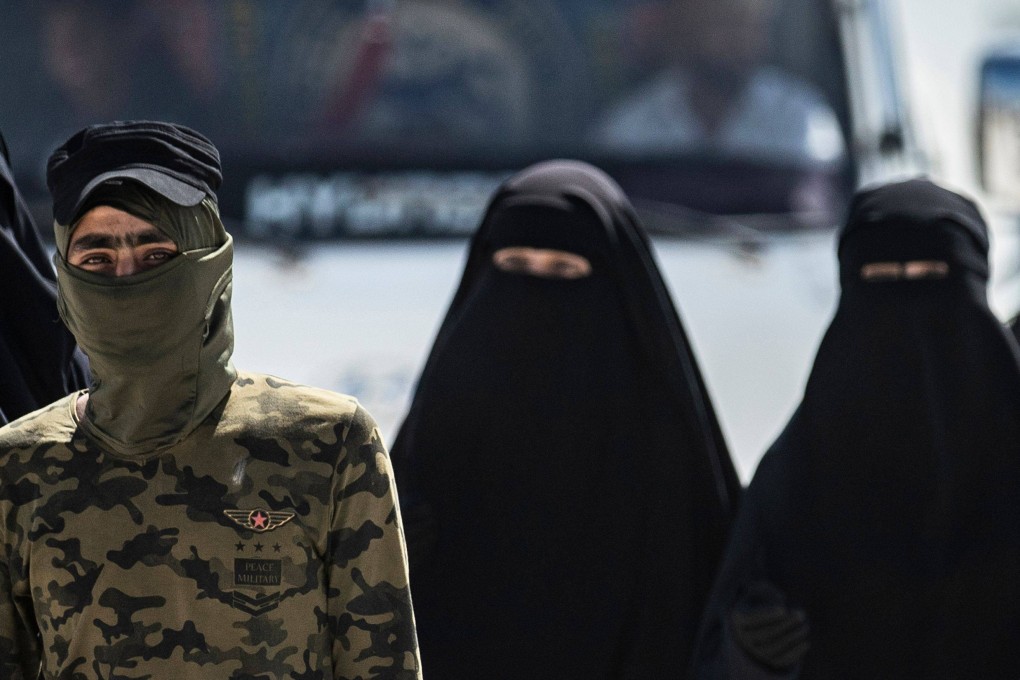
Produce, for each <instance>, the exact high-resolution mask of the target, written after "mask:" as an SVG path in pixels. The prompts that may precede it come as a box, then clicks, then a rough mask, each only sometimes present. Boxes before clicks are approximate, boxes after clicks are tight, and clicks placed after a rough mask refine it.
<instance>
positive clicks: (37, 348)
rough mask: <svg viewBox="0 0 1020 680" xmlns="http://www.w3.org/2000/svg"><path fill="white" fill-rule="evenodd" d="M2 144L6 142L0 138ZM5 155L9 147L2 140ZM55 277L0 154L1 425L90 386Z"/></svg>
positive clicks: (5, 162)
mask: <svg viewBox="0 0 1020 680" xmlns="http://www.w3.org/2000/svg"><path fill="white" fill-rule="evenodd" d="M0 140H2V138H0ZM0 147H2V150H3V151H6V145H4V144H2V142H0ZM55 281H56V278H55V275H54V273H53V267H52V266H51V264H50V262H49V258H48V257H47V255H46V251H45V249H44V248H43V245H42V243H41V241H40V239H39V233H38V232H37V231H36V228H35V224H34V223H33V221H32V218H31V215H30V214H29V212H28V208H27V206H26V205H25V201H24V199H23V198H22V197H21V194H20V193H19V192H18V189H17V187H16V186H15V184H14V177H13V174H12V172H11V168H10V166H9V165H8V161H7V154H6V153H0V287H2V289H3V291H4V294H3V299H2V302H0V424H3V423H6V422H8V421H10V420H14V419H16V418H18V417H20V416H22V415H24V414H25V413H28V412H30V411H34V410H35V409H37V408H40V407H42V406H45V405H46V404H48V403H50V402H52V401H55V400H56V399H59V398H60V397H62V396H64V395H66V394H68V393H69V392H72V391H74V390H77V389H80V388H82V387H85V386H86V385H87V375H88V370H87V363H86V361H85V358H84V357H83V356H82V355H81V353H80V352H78V351H76V349H75V342H74V338H73V337H72V336H71V334H70V333H69V332H68V331H67V329H66V328H65V327H64V325H63V323H62V322H61V321H60V317H59V315H58V314H57V304H56V283H55Z"/></svg>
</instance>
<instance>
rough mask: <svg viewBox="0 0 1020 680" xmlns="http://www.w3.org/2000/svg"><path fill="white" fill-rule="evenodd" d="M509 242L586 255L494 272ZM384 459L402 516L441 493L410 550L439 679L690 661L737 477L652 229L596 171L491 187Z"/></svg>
mask: <svg viewBox="0 0 1020 680" xmlns="http://www.w3.org/2000/svg"><path fill="white" fill-rule="evenodd" d="M507 246H530V247H537V248H551V249H558V250H566V251H571V252H575V253H578V254H581V255H584V256H585V257H587V258H588V259H589V260H590V261H591V264H592V267H593V271H592V274H591V275H590V276H588V277H585V278H582V279H576V280H554V279H543V278H537V277H532V276H527V275H522V274H515V273H507V272H503V271H500V270H498V269H497V268H495V267H494V266H493V264H492V259H491V258H492V254H493V252H494V251H495V250H498V249H499V248H502V247H507ZM393 458H394V461H395V465H396V467H397V471H396V478H397V479H398V483H399V484H400V485H401V487H402V488H401V498H402V502H403V506H404V508H405V517H408V518H414V517H416V516H418V509H419V508H420V507H422V506H430V507H431V508H433V509H434V519H435V527H436V531H435V545H434V548H433V550H432V551H431V553H430V555H429V556H428V557H427V558H426V559H422V558H421V557H420V556H419V555H417V554H416V551H415V550H414V549H413V545H412V570H413V574H414V576H413V578H414V592H415V610H416V617H417V621H418V634H419V638H420V642H421V646H422V649H423V652H422V654H423V656H427V657H428V666H429V675H430V677H433V678H437V679H439V680H442V679H443V678H467V677H485V678H515V679H516V678H532V679H541V678H557V680H569V679H570V678H584V679H585V680H590V679H594V678H600V677H621V673H622V672H623V669H624V668H627V669H629V672H632V673H634V674H635V677H639V676H640V677H665V676H664V675H663V674H662V672H663V671H664V670H667V669H669V670H674V671H675V668H676V665H677V662H678V659H686V657H687V654H688V652H689V647H690V644H691V638H693V632H694V629H695V628H696V622H697V617H698V614H699V613H700V610H701V606H702V604H703V599H704V596H705V594H706V593H707V589H708V587H709V585H710V582H711V578H712V575H713V573H714V569H715V566H716V560H717V557H718V555H719V552H720V550H721V547H722V544H723V541H724V534H725V531H726V529H727V527H728V524H729V520H730V518H731V516H732V512H733V510H734V504H735V501H736V497H737V494H738V492H739V483H738V481H737V478H736V474H735V472H734V469H733V466H732V463H731V461H730V459H729V456H728V453H727V451H726V448H725V444H724V442H723V439H722V436H721V434H720V431H719V426H718V424H717V422H716V418H715V414H714V412H713V410H712V406H711V404H710V402H709V398H708V395H707V393H706V390H705V388H704V385H703V382H702V379H701V376H700V374H699V372H698V369H697V366H696V363H695V361H694V358H693V355H692V353H691V349H690V345H689V343H688V341H687V338H686V336H685V334H684V331H683V328H682V326H681V323H680V320H679V317H678V316H677V313H676V310H675V309H674V307H673V305H672V302H671V301H670V298H669V296H668V293H667V290H666V287H665V285H664V283H663V281H662V278H661V276H660V275H659V272H658V269H657V268H656V266H655V263H654V261H653V258H652V254H651V251H650V249H649V245H648V242H647V237H646V235H645V233H644V231H643V230H642V229H641V227H640V226H639V224H638V222H637V219H636V217H635V215H634V212H633V209H632V208H631V206H630V204H629V202H628V201H627V199H626V197H625V196H624V194H623V193H622V191H621V190H620V189H619V187H618V186H617V185H616V184H615V183H613V182H612V180H610V179H609V178H608V177H607V176H605V175H604V174H603V173H601V172H600V171H598V170H596V169H595V168H592V167H591V166H588V165H584V164H582V163H577V162H569V161H555V162H548V163H542V164H539V165H536V166H533V167H531V168H529V169H527V170H525V171H523V172H521V173H519V174H518V175H516V176H514V177H513V178H511V179H510V180H508V181H507V182H506V183H505V184H504V185H503V186H502V187H501V188H500V189H499V191H498V192H497V193H496V195H495V197H494V198H493V199H492V202H491V203H490V205H489V208H488V211H487V213H486V215H485V217H484V219H483V222H482V224H481V227H480V228H479V230H478V232H477V233H476V235H475V237H474V240H473V241H472V243H471V248H470V251H469V254H468V258H467V264H466V267H465V271H464V276H463V279H462V281H461V283H460V287H459V288H458V290H457V292H456V294H455V296H454V299H453V302H452V304H451V306H450V309H449V311H448V313H447V316H446V319H445V321H444V322H443V324H442V327H441V328H440V330H439V333H438V336H437V339H436V341H435V345H434V347H433V349H432V353H431V355H430V356H429V359H428V361H427V363H426V366H425V369H424V371H423V373H422V376H421V379H420V382H419V385H418V389H417V392H416V395H415V398H414V402H413V404H412V406H411V409H410V413H409V415H408V417H407V420H406V421H405V422H404V425H403V427H402V429H401V431H400V433H399V435H398V437H397V440H396V442H395V444H394V447H393ZM412 523H413V521H412ZM409 532H411V533H412V534H413V533H414V532H415V528H414V527H411V528H409ZM411 542H412V544H413V543H414V541H413V540H412V541H411ZM643 673H644V675H642V674H643Z"/></svg>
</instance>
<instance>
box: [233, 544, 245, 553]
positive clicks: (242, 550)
mask: <svg viewBox="0 0 1020 680" xmlns="http://www.w3.org/2000/svg"><path fill="white" fill-rule="evenodd" d="M234 547H235V548H237V552H244V543H241V542H238V543H237V545H235V546H234Z"/></svg>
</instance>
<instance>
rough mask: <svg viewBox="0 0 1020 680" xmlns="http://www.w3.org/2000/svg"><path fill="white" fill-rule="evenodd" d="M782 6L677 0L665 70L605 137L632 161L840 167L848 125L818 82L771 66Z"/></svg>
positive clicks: (666, 12) (665, 40) (621, 109)
mask: <svg viewBox="0 0 1020 680" xmlns="http://www.w3.org/2000/svg"><path fill="white" fill-rule="evenodd" d="M779 5H780V1H779V0H670V1H669V2H667V3H666V4H665V5H664V6H663V8H662V17H661V19H662V25H663V26H664V29H663V31H662V33H661V36H660V41H661V45H660V46H659V50H660V51H661V54H662V57H661V58H662V59H663V61H665V62H666V66H665V67H664V69H663V70H662V71H661V72H660V73H659V74H658V75H656V76H654V77H653V78H652V79H651V80H650V81H649V82H647V83H645V84H644V85H642V86H640V87H638V88H637V90H636V91H634V92H633V93H632V94H631V95H629V96H627V97H626V98H625V99H624V100H623V101H621V102H618V103H617V104H615V105H613V106H611V107H610V108H609V110H608V112H607V113H606V114H605V115H604V116H603V118H602V120H601V121H600V123H599V124H598V126H597V128H596V138H597V140H598V141H599V142H600V143H601V144H603V145H604V147H605V148H606V149H608V150H610V151H614V152H617V153H622V154H625V155H632V154H634V155H642V156H647V155H662V156H665V155H672V154H675V153H677V152H683V153H689V154H698V153H702V154H712V155H725V156H740V157H747V158H751V159H760V160H767V161H785V162H791V163H808V164H832V163H836V162H838V161H839V160H840V159H842V157H843V155H844V153H845V149H844V142H843V136H842V132H841V130H840V126H839V122H838V120H837V118H836V116H835V113H834V112H833V110H832V108H831V107H830V106H829V105H828V104H827V103H826V101H825V99H824V97H823V95H822V94H821V93H820V92H819V91H818V90H817V89H816V88H815V87H814V86H812V85H811V84H810V83H808V82H807V81H804V80H802V79H800V78H797V77H795V76H793V75H792V74H790V73H788V72H786V71H784V70H783V69H781V68H779V67H777V66H774V65H771V64H769V63H768V61H767V58H768V52H769V43H768V39H769V29H770V26H771V25H772V23H773V21H774V18H775V15H776V12H777V9H778V8H779Z"/></svg>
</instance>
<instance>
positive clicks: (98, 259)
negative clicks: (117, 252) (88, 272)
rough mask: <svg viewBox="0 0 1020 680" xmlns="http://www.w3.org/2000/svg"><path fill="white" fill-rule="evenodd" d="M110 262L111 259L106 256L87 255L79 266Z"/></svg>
mask: <svg viewBox="0 0 1020 680" xmlns="http://www.w3.org/2000/svg"><path fill="white" fill-rule="evenodd" d="M109 262H110V258H109V257H107V256H106V255H86V256H85V257H84V258H82V260H81V261H80V262H79V266H81V265H99V264H109Z"/></svg>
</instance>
